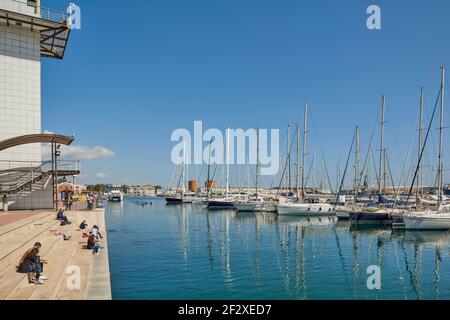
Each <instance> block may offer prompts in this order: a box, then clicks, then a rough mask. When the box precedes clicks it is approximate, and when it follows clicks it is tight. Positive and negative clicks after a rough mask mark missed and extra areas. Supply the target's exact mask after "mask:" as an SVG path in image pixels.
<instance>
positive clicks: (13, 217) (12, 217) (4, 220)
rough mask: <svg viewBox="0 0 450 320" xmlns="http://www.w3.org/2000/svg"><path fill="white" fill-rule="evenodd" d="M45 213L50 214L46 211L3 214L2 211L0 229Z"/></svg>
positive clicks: (0, 213)
mask: <svg viewBox="0 0 450 320" xmlns="http://www.w3.org/2000/svg"><path fill="white" fill-rule="evenodd" d="M43 212H48V210H47V211H44V210H39V211H9V212H1V211H0V227H1V226H5V225H7V224H10V223H13V222H16V221H19V220H22V219H26V218H29V217H32V216H35V215H38V214H42V213H43Z"/></svg>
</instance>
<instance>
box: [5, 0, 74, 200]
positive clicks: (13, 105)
mask: <svg viewBox="0 0 450 320" xmlns="http://www.w3.org/2000/svg"><path fill="white" fill-rule="evenodd" d="M40 3H41V1H40V0H34V1H33V0H0V141H4V140H7V139H10V138H14V137H19V136H24V135H30V134H40V133H41V132H42V128H41V57H52V58H58V59H62V57H63V55H64V50H65V46H66V43H67V40H68V36H69V33H70V28H69V27H70V26H69V24H68V19H67V15H65V12H61V11H60V12H59V13H58V14H56V11H50V9H48V10H47V9H46V10H45V14H42V15H41V12H43V11H41V9H42V8H41V4H40ZM53 13H54V14H53ZM41 163H42V146H41V144H40V143H33V144H25V145H20V146H16V147H12V148H9V149H6V150H3V151H1V152H0V171H1V170H11V169H16V171H17V169H18V168H19V169H21V170H22V168H23V170H26V169H27V168H30V171H31V168H36V167H39V166H40V165H41ZM16 174H17V172H16ZM49 180H50V179H49V178H48V180H46V181H40V182H39V183H33V184H32V186H31V187H30V189H29V190H23V191H21V192H20V193H18V194H13V195H8V199H9V203H8V204H9V205H10V209H42V208H51V207H52V205H53V200H52V184H51V183H49Z"/></svg>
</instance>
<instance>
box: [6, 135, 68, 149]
mask: <svg viewBox="0 0 450 320" xmlns="http://www.w3.org/2000/svg"><path fill="white" fill-rule="evenodd" d="M74 140H75V137H74V136H70V137H69V136H63V135H58V134H30V135H26V136H20V137H14V138H11V139H7V140H3V141H0V151H3V150H6V149H9V148H12V147H17V146H20V145H24V144H30V143H57V144H64V145H70V144H71V143H72V142H73V141H74Z"/></svg>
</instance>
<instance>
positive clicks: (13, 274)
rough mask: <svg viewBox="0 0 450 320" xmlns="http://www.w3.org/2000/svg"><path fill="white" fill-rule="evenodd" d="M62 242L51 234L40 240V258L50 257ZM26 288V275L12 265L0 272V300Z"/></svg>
mask: <svg viewBox="0 0 450 320" xmlns="http://www.w3.org/2000/svg"><path fill="white" fill-rule="evenodd" d="M62 241H63V239H62V238H60V237H56V236H55V235H54V234H53V233H52V234H50V235H48V236H46V237H44V238H42V239H41V240H40V242H41V243H42V252H41V256H42V257H43V258H44V259H46V258H47V257H51V256H52V255H53V253H54V251H55V250H56V248H57V246H58V244H59V243H60V242H62ZM26 286H28V277H27V275H26V274H23V273H18V272H17V271H16V267H15V266H14V265H13V264H12V265H10V266H8V267H7V268H5V269H3V270H1V271H0V300H4V299H5V298H6V296H8V295H9V294H10V293H12V292H14V291H15V290H18V289H17V288H23V287H26Z"/></svg>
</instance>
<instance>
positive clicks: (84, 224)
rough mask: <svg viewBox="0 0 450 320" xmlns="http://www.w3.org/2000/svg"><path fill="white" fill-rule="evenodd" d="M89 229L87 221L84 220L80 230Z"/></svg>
mask: <svg viewBox="0 0 450 320" xmlns="http://www.w3.org/2000/svg"><path fill="white" fill-rule="evenodd" d="M87 227H88V224H87V223H86V220H83V221H82V222H81V224H80V230H85V229H86V228H87Z"/></svg>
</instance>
